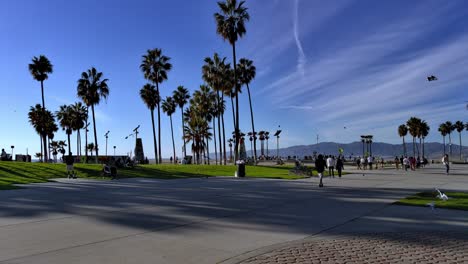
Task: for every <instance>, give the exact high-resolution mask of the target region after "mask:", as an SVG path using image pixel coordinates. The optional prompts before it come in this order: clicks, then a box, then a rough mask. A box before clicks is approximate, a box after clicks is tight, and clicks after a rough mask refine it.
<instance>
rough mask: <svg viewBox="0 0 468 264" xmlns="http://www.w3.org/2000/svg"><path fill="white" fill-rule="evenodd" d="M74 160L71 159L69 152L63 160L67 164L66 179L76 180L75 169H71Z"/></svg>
mask: <svg viewBox="0 0 468 264" xmlns="http://www.w3.org/2000/svg"><path fill="white" fill-rule="evenodd" d="M74 162H75V160H74V159H73V156H72V153H71V152H70V153H69V154H68V156H67V157H66V158H65V164H67V176H68V178H69V179H70V178H73V179H76V173H75V169H74V168H73V163H74Z"/></svg>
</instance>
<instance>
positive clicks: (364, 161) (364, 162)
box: [361, 156, 367, 170]
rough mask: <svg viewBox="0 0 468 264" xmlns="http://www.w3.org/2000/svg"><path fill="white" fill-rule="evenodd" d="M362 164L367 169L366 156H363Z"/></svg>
mask: <svg viewBox="0 0 468 264" xmlns="http://www.w3.org/2000/svg"><path fill="white" fill-rule="evenodd" d="M361 165H362V168H363V169H364V170H367V158H366V157H364V156H363V157H362V158H361Z"/></svg>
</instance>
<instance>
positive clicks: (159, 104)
mask: <svg viewBox="0 0 468 264" xmlns="http://www.w3.org/2000/svg"><path fill="white" fill-rule="evenodd" d="M156 91H157V92H158V95H159V94H160V93H159V84H158V82H156ZM158 142H159V148H158V154H159V162H158V163H159V164H162V157H161V145H162V144H161V102H160V100H158Z"/></svg>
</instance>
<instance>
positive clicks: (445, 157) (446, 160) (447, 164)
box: [442, 154, 450, 175]
mask: <svg viewBox="0 0 468 264" xmlns="http://www.w3.org/2000/svg"><path fill="white" fill-rule="evenodd" d="M442 163H443V164H444V165H445V173H446V174H447V175H448V174H449V170H450V167H449V157H448V154H445V155H444V157H443V158H442Z"/></svg>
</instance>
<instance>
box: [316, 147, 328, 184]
mask: <svg viewBox="0 0 468 264" xmlns="http://www.w3.org/2000/svg"><path fill="white" fill-rule="evenodd" d="M326 167H327V164H326V162H325V160H324V159H323V156H322V154H320V155H318V157H317V159H316V160H315V169H316V170H317V172H318V176H319V178H320V183H319V187H323V181H322V178H323V172H324V171H325V168H326Z"/></svg>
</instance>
